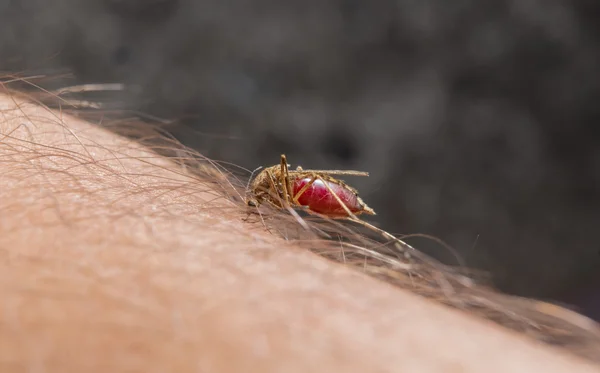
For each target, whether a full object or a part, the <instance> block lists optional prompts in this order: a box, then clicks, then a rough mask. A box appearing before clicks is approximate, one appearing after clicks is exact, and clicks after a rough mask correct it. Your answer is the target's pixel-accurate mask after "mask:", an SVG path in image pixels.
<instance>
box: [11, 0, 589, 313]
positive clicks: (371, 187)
mask: <svg viewBox="0 0 600 373" xmlns="http://www.w3.org/2000/svg"><path fill="white" fill-rule="evenodd" d="M599 16H600V3H598V2H597V1H583V0H569V1H566V0H565V1H556V0H544V1H538V0H513V1H509V0H486V1H475V0H454V1H447V0H419V1H415V0H377V1H359V0H329V1H321V0H319V1H316V0H304V1H299V0H277V1H275V0H253V1H250V0H230V1H223V0H195V1H193V0H87V1H86V0H22V1H18V0H12V1H9V0H0V63H1V64H0V69H2V70H5V71H11V70H12V71H25V70H26V71H31V72H42V73H52V72H59V71H64V70H65V69H70V70H72V71H74V72H75V74H76V77H77V81H78V82H81V83H83V82H93V83H99V82H123V83H126V84H128V85H131V86H135V87H138V90H137V91H136V93H129V94H127V95H126V96H125V97H119V100H120V101H121V102H124V103H125V104H126V106H127V107H129V108H136V109H139V110H142V111H144V112H148V113H152V114H155V115H160V116H162V117H166V118H176V119H180V120H181V123H182V125H181V127H180V128H179V129H178V130H177V131H175V133H176V134H177V135H178V136H179V138H180V139H181V140H182V141H184V142H185V143H186V144H187V145H191V146H193V147H195V148H197V149H198V150H200V151H201V152H203V153H204V154H205V155H207V156H209V157H212V158H215V159H218V160H224V161H229V162H234V163H237V164H240V165H242V166H244V167H247V168H249V169H254V168H255V167H257V166H258V165H272V164H276V163H277V162H278V160H279V158H278V157H279V154H280V153H282V152H285V153H286V154H287V155H288V158H289V161H290V163H292V165H293V166H295V165H297V164H301V165H303V166H304V167H310V168H340V169H358V170H366V171H369V172H370V173H371V175H372V176H371V177H370V178H368V179H357V180H349V182H350V183H351V184H353V185H355V186H357V187H358V188H359V190H361V193H362V196H363V198H364V199H365V200H366V201H367V202H368V203H369V205H371V206H372V207H373V208H374V209H375V210H376V211H378V213H379V215H378V217H377V218H376V221H377V222H378V224H380V226H381V227H383V228H385V229H387V230H389V231H391V232H395V233H428V234H431V235H435V236H437V237H440V238H442V239H444V240H446V241H447V242H448V243H450V244H451V245H452V246H454V247H455V248H456V249H457V250H458V251H459V252H460V253H461V255H462V256H463V258H464V259H465V261H466V262H467V264H468V265H469V266H473V267H476V268H480V269H484V270H486V271H490V272H491V274H492V275H493V281H494V283H495V284H496V285H497V286H499V287H500V288H501V289H503V290H505V291H508V292H511V293H514V294H519V295H525V296H535V297H540V298H544V299H555V300H560V301H564V302H568V303H571V304H575V305H576V306H578V307H580V309H582V310H584V311H585V312H586V313H587V314H589V315H591V316H593V317H596V318H598V319H600V305H599V304H598V303H600V301H599V298H600V243H599V239H598V233H599V232H600V124H599V123H598V122H599V120H600V108H599V107H598V106H597V100H598V98H599V93H600V22H599V21H600V18H599ZM68 83H69V84H73V81H72V80H69V82H68ZM414 244H415V245H417V246H420V247H423V248H424V249H425V250H426V251H427V252H428V253H430V254H432V255H434V256H436V257H438V258H439V259H440V260H443V261H445V262H447V263H455V262H454V261H453V259H452V256H451V255H449V254H448V253H447V252H446V251H444V250H443V249H440V248H439V247H437V246H435V245H432V244H431V243H429V242H426V241H414Z"/></svg>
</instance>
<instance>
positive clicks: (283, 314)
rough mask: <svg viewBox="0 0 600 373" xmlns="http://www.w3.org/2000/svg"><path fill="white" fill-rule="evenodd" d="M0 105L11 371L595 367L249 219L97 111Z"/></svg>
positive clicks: (4, 361)
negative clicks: (82, 115)
mask: <svg viewBox="0 0 600 373" xmlns="http://www.w3.org/2000/svg"><path fill="white" fill-rule="evenodd" d="M0 108H1V115H0V188H1V190H0V294H2V297H1V298H0V371H3V372H8V371H10V372H13V371H14V372H20V371H23V372H24V371H40V372H41V371H44V372H223V373H226V372H250V371H252V372H345V373H349V372H536V371H543V372H596V371H598V369H597V367H594V366H592V365H589V364H588V363H587V362H584V361H583V360H580V359H578V358H575V357H573V356H570V355H567V354H566V353H563V352H562V351H558V350H553V349H551V348H549V347H546V346H542V345H539V344H536V343H535V342H533V341H531V340H529V339H526V338H524V337H522V336H519V335H516V334H513V333H510V332H508V331H506V330H504V329H502V328H500V327H497V326H495V325H492V324H489V323H486V322H484V321H480V320H478V319H476V318H475V317H470V316H468V315H466V314H462V313H459V312H457V311H454V310H450V309H447V308H445V307H443V306H441V305H437V304H434V303H432V302H429V301H427V300H424V299H422V298H419V297H417V296H415V295H413V294H411V293H409V292H407V291H403V290H400V289H397V288H394V287H392V286H390V285H388V284H385V283H382V282H379V281H377V280H375V279H372V278H369V277H367V276H365V275H363V274H361V273H358V272H356V271H353V270H351V269H349V268H347V267H344V266H343V265H340V264H335V263H332V262H328V261H326V260H325V259H323V258H321V257H319V256H317V255H315V254H312V253H309V252H307V251H304V250H301V249H300V248H297V247H294V243H293V242H288V241H285V240H283V239H280V238H278V237H275V236H273V235H270V234H269V233H268V232H266V231H263V230H261V229H259V228H257V226H256V225H254V226H251V225H249V224H248V223H245V222H244V221H243V219H241V218H240V216H241V215H242V214H236V213H235V212H232V211H234V210H232V203H231V202H229V201H228V200H226V199H225V198H219V197H216V194H215V193H214V190H211V187H210V184H206V183H203V182H202V180H199V179H197V178H195V177H192V176H191V175H189V174H187V173H186V171H185V170H184V169H182V168H181V167H179V166H177V165H176V164H175V163H172V162H171V161H169V160H168V159H166V158H163V157H161V156H159V155H157V154H154V153H152V152H151V151H150V150H148V149H146V148H144V147H143V146H141V145H139V144H137V143H135V142H133V141H130V140H127V139H125V138H122V137H119V136H118V135H116V134H114V133H111V132H109V131H107V130H105V129H102V128H101V127H100V126H96V125H93V124H90V123H87V122H85V121H82V120H80V119H76V118H73V117H70V116H68V115H65V114H64V113H60V112H57V111H52V110H49V109H47V108H44V107H41V106H39V105H36V104H33V103H25V101H21V100H17V99H16V98H14V97H13V96H10V95H8V94H4V95H1V96H0ZM236 208H237V209H239V210H241V209H242V207H241V206H240V207H236Z"/></svg>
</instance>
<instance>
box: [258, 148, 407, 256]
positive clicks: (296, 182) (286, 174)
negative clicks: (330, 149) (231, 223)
mask: <svg viewBox="0 0 600 373" xmlns="http://www.w3.org/2000/svg"><path fill="white" fill-rule="evenodd" d="M289 168H290V165H289V164H288V163H287V158H286V156H285V154H282V155H281V162H280V164H278V165H275V166H271V167H267V168H265V169H263V170H262V171H261V172H260V173H259V174H258V175H256V177H255V178H254V179H251V180H250V182H249V185H248V195H249V197H248V198H247V200H246V203H247V204H248V206H252V207H258V206H260V205H261V204H263V203H267V204H270V205H272V206H273V207H275V208H278V209H288V210H289V211H290V212H291V213H292V214H294V215H296V213H295V211H294V210H293V209H294V208H301V209H304V210H305V211H306V212H308V213H313V214H316V215H320V216H325V217H328V218H333V219H348V220H351V221H353V222H355V223H358V224H360V225H362V226H364V227H367V228H369V229H371V230H373V231H376V232H378V233H380V234H381V235H382V236H383V237H385V238H386V239H390V240H392V241H394V242H396V246H397V247H398V248H399V249H400V250H401V251H405V250H404V249H405V248H410V249H413V248H412V246H410V245H408V244H407V243H405V242H404V241H402V240H400V239H398V238H397V237H395V236H393V235H392V234H390V233H388V232H386V231H384V230H383V229H380V228H377V227H375V226H374V225H372V224H370V223H368V222H366V221H364V220H361V219H359V218H358V215H362V214H366V215H375V211H374V210H373V209H372V208H370V207H369V206H367V204H366V203H365V202H364V201H363V200H362V199H361V198H360V197H359V196H358V191H357V190H356V189H354V188H352V187H351V186H349V185H347V184H346V183H345V182H344V181H342V180H339V179H336V178H334V176H369V173H368V172H363V171H353V170H347V171H344V170H305V169H303V168H302V167H300V166H298V167H296V169H295V170H290V169H289ZM259 169H260V168H259ZM259 169H257V170H255V172H256V171H258V170H259ZM297 218H299V216H298V217H297ZM299 221H302V220H301V219H300V220H299ZM302 225H303V226H305V228H307V227H306V225H305V224H302ZM413 250H414V249H413Z"/></svg>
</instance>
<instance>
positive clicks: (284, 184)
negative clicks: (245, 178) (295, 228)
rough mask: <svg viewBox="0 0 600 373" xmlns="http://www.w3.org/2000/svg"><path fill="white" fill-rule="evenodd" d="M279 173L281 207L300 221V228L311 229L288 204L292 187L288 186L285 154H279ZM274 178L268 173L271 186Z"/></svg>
mask: <svg viewBox="0 0 600 373" xmlns="http://www.w3.org/2000/svg"><path fill="white" fill-rule="evenodd" d="M280 173H281V175H280V179H279V182H280V183H281V189H282V190H283V201H282V202H283V203H282V205H281V207H283V208H285V209H286V210H288V211H289V213H290V214H291V215H292V216H293V217H294V218H295V219H296V220H297V221H298V223H300V225H301V226H302V228H304V229H306V230H307V231H311V229H310V227H309V226H308V224H306V222H305V221H304V219H302V217H301V216H300V215H298V213H297V212H296V210H294V209H293V208H292V207H291V206H290V197H291V193H292V189H291V188H290V181H289V180H290V177H289V173H288V166H287V159H286V158H285V154H282V155H281V171H280ZM274 179H275V177H274V176H273V174H271V173H269V183H271V188H274V187H275V183H274ZM276 190H277V189H276ZM288 191H289V193H288ZM280 198H281V196H280ZM291 202H292V204H294V201H291Z"/></svg>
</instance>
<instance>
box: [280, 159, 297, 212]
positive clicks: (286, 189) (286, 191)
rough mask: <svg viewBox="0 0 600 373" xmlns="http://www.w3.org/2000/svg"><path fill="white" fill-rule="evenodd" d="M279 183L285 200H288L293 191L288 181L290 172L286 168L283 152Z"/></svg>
mask: <svg viewBox="0 0 600 373" xmlns="http://www.w3.org/2000/svg"><path fill="white" fill-rule="evenodd" d="M281 185H282V187H283V196H284V198H285V201H286V202H290V198H291V197H292V195H293V194H294V192H293V190H292V186H291V183H290V172H289V170H288V164H287V158H286V157H285V154H282V155H281ZM292 203H293V201H292Z"/></svg>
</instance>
